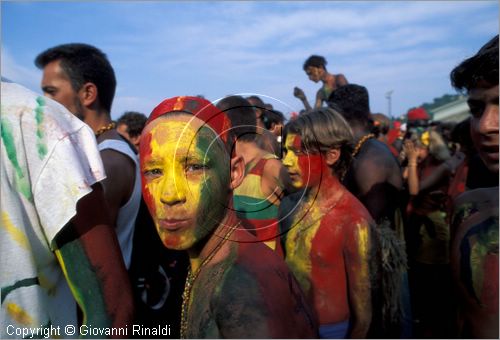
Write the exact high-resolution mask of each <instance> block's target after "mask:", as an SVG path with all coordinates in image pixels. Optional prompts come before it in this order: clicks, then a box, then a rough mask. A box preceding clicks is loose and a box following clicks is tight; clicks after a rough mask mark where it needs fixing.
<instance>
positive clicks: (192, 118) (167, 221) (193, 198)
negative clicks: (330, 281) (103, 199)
mask: <svg viewBox="0 0 500 340" xmlns="http://www.w3.org/2000/svg"><path fill="white" fill-rule="evenodd" d="M229 127H230V123H229V120H228V119H227V117H226V116H225V115H224V114H223V113H222V112H220V111H219V110H218V109H217V108H216V107H215V106H213V105H212V104H211V103H209V102H208V101H206V100H205V99H201V98H197V97H175V98H171V99H167V100H165V101H163V102H162V103H161V104H160V105H158V106H157V107H156V108H155V109H154V110H153V112H152V113H151V116H150V117H149V120H148V123H147V124H146V127H145V129H144V131H143V135H142V137H141V143H140V155H141V172H142V181H143V182H142V183H143V194H144V199H145V201H146V204H147V205H148V209H149V211H150V213H151V215H152V217H153V220H154V222H155V225H156V229H157V231H158V234H159V235H160V238H161V240H162V242H163V244H164V245H165V247H167V248H169V249H177V250H187V252H188V254H189V258H190V271H189V273H188V277H187V279H186V284H185V290H184V294H183V305H182V317H181V337H183V338H226V337H227V338H248V337H252V338H253V337H260V338H271V337H278V338H288V337H291V338H299V337H314V336H315V325H314V319H313V318H312V314H311V313H310V312H309V310H308V308H307V306H306V303H305V299H304V298H303V296H302V292H301V290H300V287H299V286H298V284H297V282H296V281H295V280H294V278H293V275H292V274H291V273H290V272H289V271H288V269H287V267H286V265H285V263H284V262H282V260H281V259H280V258H279V257H278V256H277V255H276V254H275V253H274V252H273V251H272V250H270V249H269V248H268V247H266V246H265V245H264V244H262V243H259V242H258V241H257V239H256V238H255V237H254V236H252V235H251V234H249V233H248V232H247V231H246V230H245V229H244V228H241V227H240V222H239V221H238V219H237V217H236V214H235V213H234V211H233V209H232V208H231V202H232V190H233V189H234V188H235V187H237V186H238V185H239V184H240V183H241V180H242V177H243V171H244V164H243V161H242V159H241V158H240V157H231V154H230V152H229V151H228V150H231V148H230V147H231V145H229V144H228V143H230V142H231V141H230V140H228V139H229V138H228V131H229Z"/></svg>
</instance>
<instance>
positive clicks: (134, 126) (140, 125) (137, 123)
mask: <svg viewBox="0 0 500 340" xmlns="http://www.w3.org/2000/svg"><path fill="white" fill-rule="evenodd" d="M147 120H148V117H146V115H145V114H143V113H140V112H135V111H126V112H125V113H124V114H123V115H122V116H121V117H120V118H118V120H117V121H116V122H117V124H118V125H121V124H124V125H126V126H127V133H128V134H129V136H130V137H137V136H140V135H141V133H142V130H143V129H144V126H145V125H146V121H147Z"/></svg>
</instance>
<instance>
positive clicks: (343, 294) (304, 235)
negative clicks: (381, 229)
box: [285, 187, 371, 324]
mask: <svg viewBox="0 0 500 340" xmlns="http://www.w3.org/2000/svg"><path fill="white" fill-rule="evenodd" d="M340 190H343V194H342V196H341V198H340V200H339V202H338V203H337V204H336V205H335V207H334V208H333V209H331V210H330V211H328V212H326V214H323V213H322V212H321V211H320V209H319V208H318V207H317V206H316V205H314V204H313V205H312V207H311V203H310V202H311V201H313V200H312V199H310V198H308V199H306V200H305V201H303V202H302V203H300V205H299V206H298V208H297V209H296V211H295V212H294V216H293V218H292V219H291V221H292V224H291V225H290V230H289V232H288V233H287V235H286V243H285V248H286V262H287V264H288V266H289V268H290V269H291V270H292V272H293V273H294V275H295V277H296V278H297V280H298V281H299V284H300V285H301V287H302V289H303V290H304V292H305V293H306V296H307V297H308V299H309V301H310V302H311V303H312V305H313V306H314V308H315V311H316V314H317V315H318V319H319V323H320V324H331V323H337V322H341V321H345V320H348V319H349V317H350V308H349V295H348V273H347V271H346V265H347V264H346V259H347V261H349V259H348V257H349V253H350V252H352V251H356V250H355V249H356V248H357V247H358V246H361V247H365V248H366V247H369V242H368V239H369V223H371V217H370V215H369V213H368V212H367V211H366V209H365V208H364V207H363V206H362V205H361V203H360V202H359V201H358V200H357V199H356V198H354V196H352V195H351V194H350V193H349V192H348V191H347V190H346V189H345V188H343V187H342V188H341V189H340ZM361 252H362V253H364V254H367V253H368V249H362V250H361ZM352 265H353V266H355V265H359V267H358V269H359V270H360V273H359V274H361V276H365V277H364V278H362V279H364V280H366V282H368V281H369V278H368V276H369V273H368V267H367V263H361V264H359V263H358V264H352ZM367 303H369V301H367Z"/></svg>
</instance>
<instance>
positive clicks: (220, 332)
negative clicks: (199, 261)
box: [186, 229, 316, 338]
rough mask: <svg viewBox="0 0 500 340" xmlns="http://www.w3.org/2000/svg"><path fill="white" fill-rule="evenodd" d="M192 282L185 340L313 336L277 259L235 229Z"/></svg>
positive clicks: (290, 278) (302, 306) (304, 307)
mask: <svg viewBox="0 0 500 340" xmlns="http://www.w3.org/2000/svg"><path fill="white" fill-rule="evenodd" d="M221 255H222V256H220V257H219V258H217V257H214V261H211V264H208V265H207V266H206V267H205V268H204V269H203V270H202V271H201V272H200V275H199V277H198V278H197V280H196V281H195V283H194V286H193V291H192V297H191V304H190V312H189V314H188V330H187V334H186V337H187V338H227V337H229V338H242V337H244V338H255V337H260V338H270V337H273V338H274V337H278V338H286V337H291V338H301V337H315V336H316V334H315V331H316V324H315V320H314V317H313V316H312V313H311V312H310V311H309V308H308V307H307V304H306V301H305V298H304V297H303V294H302V292H301V290H300V288H299V285H298V284H297V282H296V281H295V279H294V278H293V275H292V274H291V273H290V272H289V271H288V269H287V268H286V265H285V263H284V262H283V261H282V260H280V259H279V257H278V255H277V254H276V253H275V252H273V251H272V250H270V249H269V248H268V247H266V246H265V245H264V244H262V243H260V242H257V240H256V239H255V237H254V236H252V235H250V234H249V233H248V231H246V230H242V229H240V230H236V231H235V232H234V233H233V235H232V236H231V238H230V240H229V241H228V243H227V246H225V247H223V248H221Z"/></svg>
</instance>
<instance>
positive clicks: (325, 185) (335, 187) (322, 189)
mask: <svg viewBox="0 0 500 340" xmlns="http://www.w3.org/2000/svg"><path fill="white" fill-rule="evenodd" d="M331 171H332V170H331V169H328V173H325V175H324V176H323V178H322V181H321V185H319V192H318V195H317V196H316V203H317V204H318V206H319V207H328V206H331V205H332V204H333V203H334V202H336V200H337V198H338V196H339V193H340V192H341V191H342V184H340V181H339V179H338V178H337V176H335V175H333V174H332V173H331ZM317 190H318V188H316V189H314V191H313V192H316V191H317Z"/></svg>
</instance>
